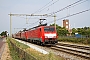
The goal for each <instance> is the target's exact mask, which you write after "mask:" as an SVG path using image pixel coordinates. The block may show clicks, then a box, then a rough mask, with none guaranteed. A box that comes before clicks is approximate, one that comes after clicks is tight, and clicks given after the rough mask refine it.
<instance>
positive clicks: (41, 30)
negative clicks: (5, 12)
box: [13, 26, 58, 45]
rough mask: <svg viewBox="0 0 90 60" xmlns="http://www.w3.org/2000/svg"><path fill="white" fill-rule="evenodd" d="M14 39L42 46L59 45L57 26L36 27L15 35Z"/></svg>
mask: <svg viewBox="0 0 90 60" xmlns="http://www.w3.org/2000/svg"><path fill="white" fill-rule="evenodd" d="M13 37H14V38H17V39H20V40H24V41H28V42H33V43H37V44H40V45H45V44H56V43H58V41H57V32H56V29H55V26H38V27H34V28H33V29H29V30H25V31H20V32H18V33H16V34H14V35H13Z"/></svg>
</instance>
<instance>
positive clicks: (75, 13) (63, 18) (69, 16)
mask: <svg viewBox="0 0 90 60" xmlns="http://www.w3.org/2000/svg"><path fill="white" fill-rule="evenodd" d="M87 11H90V9H87V10H83V11H80V12H77V13H74V14H71V15H68V16H65V17H62V18H59V19H57V20H56V21H59V20H62V19H65V18H68V17H72V16H75V15H78V14H81V13H84V12H87ZM52 22H53V21H50V22H48V23H52Z"/></svg>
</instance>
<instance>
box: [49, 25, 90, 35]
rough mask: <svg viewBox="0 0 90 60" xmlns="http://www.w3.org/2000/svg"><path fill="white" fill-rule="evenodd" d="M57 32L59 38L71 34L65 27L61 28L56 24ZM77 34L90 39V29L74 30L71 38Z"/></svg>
mask: <svg viewBox="0 0 90 60" xmlns="http://www.w3.org/2000/svg"><path fill="white" fill-rule="evenodd" d="M50 26H55V24H51V25H50ZM56 30H57V33H58V36H67V34H70V33H69V31H68V30H66V28H65V27H61V26H59V25H57V24H56ZM75 33H78V34H80V35H83V36H89V37H90V27H83V28H72V33H71V36H74V35H75Z"/></svg>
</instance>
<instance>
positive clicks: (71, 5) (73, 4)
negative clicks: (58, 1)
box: [48, 0, 87, 15]
mask: <svg viewBox="0 0 90 60" xmlns="http://www.w3.org/2000/svg"><path fill="white" fill-rule="evenodd" d="M81 1H83V0H78V1H76V2H74V3H72V4H70V5H68V6H66V7H64V8H62V9H60V10H58V11H56V12H51V13H48V14H51V15H52V14H56V13H58V12H60V11H63V10H65V9H67V8H71V7H73V6H75V4H77V3H79V2H81ZM86 1H87V0H86ZM84 2H85V1H84ZM82 3H83V2H82Z"/></svg>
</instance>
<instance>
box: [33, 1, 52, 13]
mask: <svg viewBox="0 0 90 60" xmlns="http://www.w3.org/2000/svg"><path fill="white" fill-rule="evenodd" d="M51 2H53V0H51V1H50V2H48V3H47V4H46V5H44V6H43V7H41V8H40V9H38V10H37V11H35V12H34V13H37V12H39V11H40V10H42V9H43V8H44V7H46V6H47V5H48V4H50V3H51ZM34 13H32V14H34Z"/></svg>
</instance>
